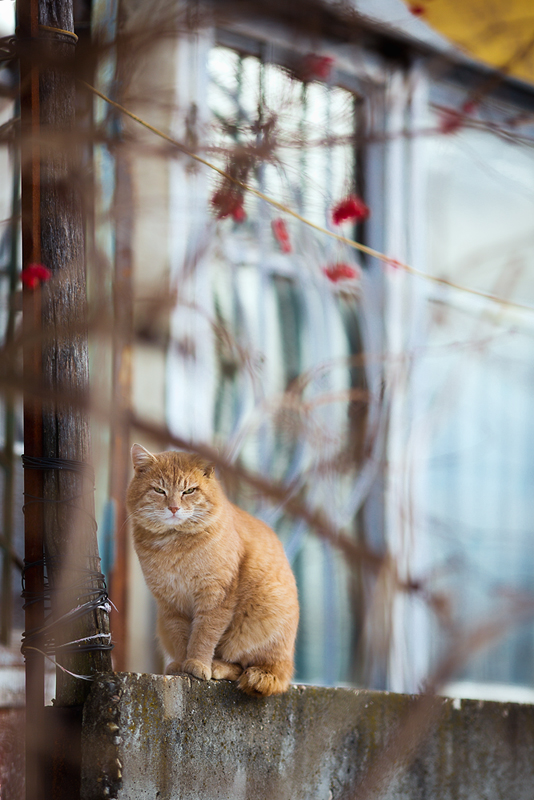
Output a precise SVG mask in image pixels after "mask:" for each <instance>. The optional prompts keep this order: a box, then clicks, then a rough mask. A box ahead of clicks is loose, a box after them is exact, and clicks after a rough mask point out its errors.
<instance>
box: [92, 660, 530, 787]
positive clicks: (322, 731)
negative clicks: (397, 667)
mask: <svg viewBox="0 0 534 800" xmlns="http://www.w3.org/2000/svg"><path fill="white" fill-rule="evenodd" d="M415 702H416V700H415V698H411V697H408V696H405V695H394V694H389V693H387V692H368V691H357V690H351V689H323V688H315V687H309V686H308V687H302V686H294V687H292V688H291V689H290V690H289V692H288V693H287V694H285V695H283V696H281V697H274V698H264V699H255V698H250V697H247V696H245V695H243V694H242V693H241V692H239V691H238V690H237V689H236V688H235V687H234V685H233V684H231V683H228V682H224V681H210V682H208V683H203V682H200V681H197V680H195V679H194V678H191V679H190V678H188V677H182V676H176V677H164V676H161V675H138V674H128V673H118V674H110V675H106V676H103V677H102V678H100V679H99V680H98V681H97V682H96V683H95V685H94V687H93V690H92V692H91V695H90V697H89V699H88V701H87V703H86V706H85V710H84V723H83V732H82V754H83V755H82V758H83V763H82V795H81V796H82V800H96V799H97V798H98V800H102V798H107V797H109V798H119V800H182V799H183V800H216V799H217V800H241V799H243V800H346V799H348V798H349V797H353V798H357V797H358V794H357V791H356V792H355V790H356V788H357V785H358V783H359V781H360V780H361V778H362V775H363V774H364V773H365V771H366V769H367V767H368V766H369V764H370V763H371V762H372V760H373V759H374V758H375V757H376V755H377V754H378V753H379V752H380V751H381V748H382V747H383V745H384V743H385V742H386V740H387V738H388V735H389V734H391V733H392V731H394V730H395V729H396V727H397V726H398V724H399V722H400V721H401V720H402V719H403V717H404V715H405V714H406V712H408V711H409V710H410V708H412V707H415ZM437 702H438V704H439V705H440V708H439V714H438V717H437V718H436V721H435V722H434V724H433V725H432V728H431V730H429V731H428V733H427V734H426V735H425V736H424V739H423V743H422V745H421V747H420V748H419V750H418V751H417V753H416V755H415V758H414V759H413V760H412V761H411V763H409V764H408V766H407V768H406V769H400V768H397V770H396V774H394V775H393V778H392V780H391V782H389V784H388V785H387V786H384V787H383V789H381V790H378V793H376V792H375V793H374V794H373V795H372V796H373V797H376V798H378V797H380V798H381V799H383V800H386V798H387V800H459V799H460V798H461V800H470V799H471V798H472V799H473V800H475V798H476V800H532V797H533V796H534V788H533V787H534V706H530V705H518V704H514V703H493V702H482V701H465V700H464V701H461V702H460V701H457V700H456V701H455V700H441V699H439V700H438V701H437ZM400 766H401V765H400V764H399V765H398V767H400Z"/></svg>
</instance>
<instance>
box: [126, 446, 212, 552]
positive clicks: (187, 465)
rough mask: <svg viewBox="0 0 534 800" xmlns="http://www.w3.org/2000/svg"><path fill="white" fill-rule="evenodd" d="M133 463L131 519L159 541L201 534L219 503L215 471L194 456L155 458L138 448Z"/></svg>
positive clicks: (177, 454)
mask: <svg viewBox="0 0 534 800" xmlns="http://www.w3.org/2000/svg"><path fill="white" fill-rule="evenodd" d="M132 460H133V465H134V469H135V474H134V477H133V478H132V481H131V483H130V486H129V489H128V510H129V512H130V514H131V516H132V517H133V518H135V519H136V520H137V521H138V522H139V523H140V524H141V525H142V527H143V528H144V529H145V530H146V531H147V532H149V533H152V534H154V535H155V537H156V538H157V537H158V536H165V537H167V536H168V535H169V534H172V533H195V532H198V531H200V530H202V527H203V523H204V524H205V523H206V522H207V520H208V519H209V517H210V514H211V513H212V511H213V508H214V504H215V502H216V499H215V496H214V490H215V487H214V483H215V481H214V479H213V478H212V475H213V467H212V466H211V465H210V464H208V463H206V462H204V461H203V460H202V459H200V458H199V457H198V456H195V455H190V454H188V453H182V452H176V451H168V452H165V453H159V454H156V455H154V454H152V453H149V452H148V450H145V449H144V448H143V447H141V445H135V444H134V446H133V447H132Z"/></svg>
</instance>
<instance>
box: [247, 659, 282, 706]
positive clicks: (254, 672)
mask: <svg viewBox="0 0 534 800" xmlns="http://www.w3.org/2000/svg"><path fill="white" fill-rule="evenodd" d="M292 672H293V664H292V663H291V662H289V661H288V662H278V663H276V664H256V665H254V666H252V667H247V669H246V670H245V671H244V672H243V674H242V675H241V677H240V678H239V681H238V683H237V685H238V686H239V688H240V689H241V691H242V692H245V694H251V695H254V696H255V697H260V696H261V697H268V696H269V695H271V694H283V693H284V692H286V691H287V689H288V688H289V683H290V681H291V675H292Z"/></svg>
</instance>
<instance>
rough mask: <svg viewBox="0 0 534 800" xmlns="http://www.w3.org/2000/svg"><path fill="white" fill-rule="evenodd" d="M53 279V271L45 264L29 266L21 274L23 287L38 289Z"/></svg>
mask: <svg viewBox="0 0 534 800" xmlns="http://www.w3.org/2000/svg"><path fill="white" fill-rule="evenodd" d="M51 277H52V271H51V270H49V269H48V267H45V266H44V264H28V266H27V267H25V268H24V269H23V270H22V272H21V273H20V279H21V281H22V284H23V286H26V287H27V288H28V289H36V288H37V287H38V286H39V284H40V283H45V282H46V281H48V280H50V278H51Z"/></svg>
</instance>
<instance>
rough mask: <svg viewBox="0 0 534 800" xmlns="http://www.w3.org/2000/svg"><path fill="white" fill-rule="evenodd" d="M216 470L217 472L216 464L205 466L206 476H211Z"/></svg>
mask: <svg viewBox="0 0 534 800" xmlns="http://www.w3.org/2000/svg"><path fill="white" fill-rule="evenodd" d="M214 472H215V464H206V465H205V466H204V475H205V476H206V478H211V476H212V475H213V473H214Z"/></svg>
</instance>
